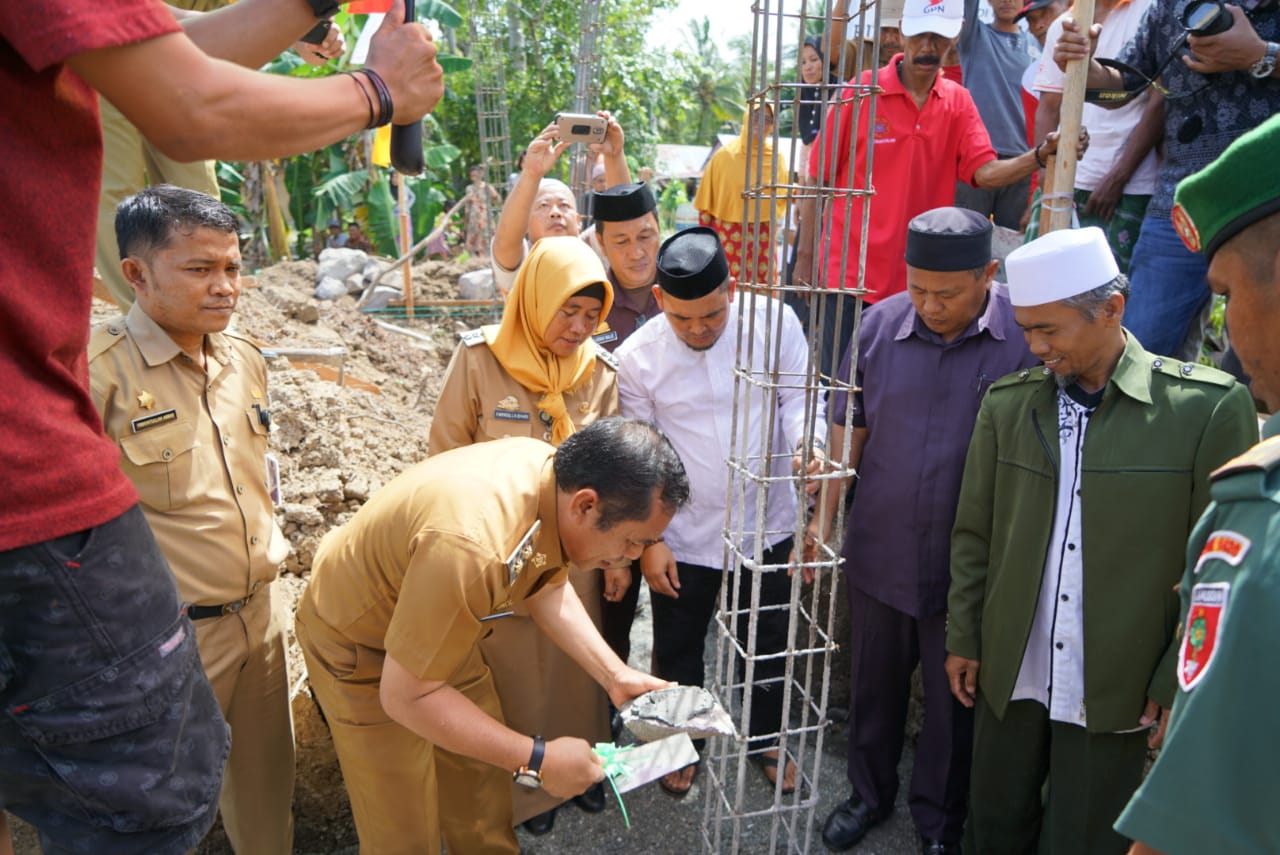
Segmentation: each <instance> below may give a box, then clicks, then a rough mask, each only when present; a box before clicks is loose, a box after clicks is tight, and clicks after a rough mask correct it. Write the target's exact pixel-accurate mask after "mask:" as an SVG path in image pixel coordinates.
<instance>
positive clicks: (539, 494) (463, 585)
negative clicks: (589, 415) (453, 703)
mask: <svg viewBox="0 0 1280 855" xmlns="http://www.w3.org/2000/svg"><path fill="white" fill-rule="evenodd" d="M554 454H555V450H554V449H553V448H551V446H549V445H547V444H546V443H545V442H542V441H541V440H532V439H528V438H521V439H511V440H507V441H505V442H500V443H482V444H477V445H473V446H468V447H467V448H460V449H457V450H456V451H452V452H450V453H449V454H442V455H439V456H438V457H431V458H428V459H427V460H426V461H424V462H422V463H419V464H418V465H417V466H414V467H413V468H411V469H409V470H407V471H406V472H404V473H403V474H401V475H400V476H398V477H397V478H395V479H394V480H393V481H391V483H389V484H387V485H386V486H385V487H383V488H382V489H381V490H379V491H378V492H377V493H375V494H374V496H373V498H372V499H370V500H369V501H368V502H367V503H366V504H365V505H364V507H362V508H361V509H360V510H359V512H357V513H356V515H355V517H354V518H352V520H351V521H350V522H348V523H347V524H346V525H344V526H342V527H341V528H338V529H334V530H333V531H331V532H329V534H328V535H326V536H325V539H324V541H323V542H322V543H321V544H320V548H319V550H318V551H317V552H316V557H315V562H314V564H313V568H312V574H311V584H310V585H309V586H308V587H307V591H306V593H305V595H304V596H303V599H302V603H301V605H300V606H299V613H300V619H305V622H306V624H307V626H308V629H309V631H310V632H312V633H316V632H320V633H327V634H328V635H330V637H333V636H335V635H336V636H337V637H339V638H340V639H341V640H342V644H343V646H345V647H350V646H351V645H353V644H354V645H355V646H357V648H363V649H366V650H368V651H369V652H370V653H371V654H372V656H371V657H369V658H370V659H377V658H380V654H382V653H383V652H385V653H386V654H389V655H390V656H391V657H392V658H394V659H395V660H396V661H397V662H398V663H400V664H401V665H402V666H404V667H405V668H406V669H408V670H409V671H410V672H411V673H412V674H413V675H414V676H416V677H418V678H419V679H422V680H444V681H448V682H450V683H451V684H453V685H455V686H456V685H458V682H459V681H460V680H464V679H466V678H467V677H474V676H475V675H468V674H465V673H461V672H464V671H466V670H467V666H468V663H470V662H478V661H479V660H478V658H477V657H476V656H475V653H476V644H477V642H479V641H480V639H481V637H482V636H483V635H484V634H485V632H486V624H485V622H484V621H483V618H485V617H488V616H490V615H497V614H501V613H503V612H508V611H516V612H523V611H524V608H523V604H524V600H525V599H526V598H527V597H529V596H531V595H533V594H534V593H536V592H537V591H539V590H541V589H542V588H543V587H544V586H546V585H557V584H563V583H564V582H565V579H566V576H567V572H568V567H567V564H566V561H565V558H564V555H563V554H562V552H561V549H560V530H559V528H558V526H557V520H556V483H555V473H554V472H553V471H552V466H551V463H552V457H553V455H554ZM535 523H537V524H538V529H537V532H536V533H535V534H534V536H533V537H532V538H531V539H529V540H528V543H527V544H526V543H525V542H524V541H525V540H526V536H527V535H528V534H529V533H530V531H531V530H532V529H533V527H534V524H535ZM526 546H527V547H528V548H526ZM517 547H519V549H517ZM513 553H515V554H514V555H513ZM317 619H318V620H317ZM359 655H360V654H358V656H359ZM357 667H359V666H357ZM377 670H378V671H380V670H381V669H380V665H379V667H378V669H377ZM371 676H372V675H371Z"/></svg>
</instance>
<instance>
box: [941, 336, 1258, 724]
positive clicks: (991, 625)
mask: <svg viewBox="0 0 1280 855" xmlns="http://www.w3.org/2000/svg"><path fill="white" fill-rule="evenodd" d="M1056 395H1057V384H1056V383H1055V381H1054V378H1053V376H1052V375H1050V374H1049V373H1048V372H1047V371H1045V370H1044V369H1029V370H1023V371H1020V372H1017V373H1015V374H1010V375H1008V376H1007V377H1004V378H1002V379H1000V380H998V381H997V382H995V383H994V384H992V386H991V388H990V390H988V392H987V395H986V397H985V398H984V399H983V401H982V406H981V408H980V409H979V412H978V422H977V425H976V426H975V428H974V432H973V439H972V440H971V441H970V443H969V453H968V457H967V458H966V460H965V471H964V480H963V482H962V485H961V488H960V503H959V508H958V510H957V513H956V523H955V528H954V529H953V530H952V538H951V588H950V591H949V594H948V600H947V606H948V622H947V650H948V651H949V652H951V653H954V654H956V655H958V656H963V657H965V658H968V659H976V660H979V661H980V662H981V667H980V668H979V669H978V685H979V688H980V690H981V691H982V693H983V696H984V697H985V699H986V701H987V703H988V704H990V705H991V708H992V710H993V711H994V712H995V713H996V715H997V716H999V717H1001V718H1003V716H1004V711H1005V708H1006V707H1007V705H1008V703H1009V697H1010V695H1011V694H1012V693H1013V686H1014V683H1015V682H1016V680H1017V677H1018V671H1019V669H1020V667H1021V665H1022V655H1023V651H1024V650H1025V649H1026V644H1027V639H1028V637H1029V635H1030V632H1031V621H1032V618H1033V617H1034V615H1035V610H1036V600H1037V597H1038V596H1039V592H1040V583H1041V579H1042V577H1043V575H1044V562H1045V555H1046V552H1047V550H1048V547H1049V538H1050V537H1051V535H1052V529H1053V519H1054V504H1055V501H1056V497H1057V489H1058V485H1057V479H1058V458H1059V451H1058V434H1057V403H1056ZM1257 437H1258V425H1257V418H1256V416H1255V413H1254V407H1253V401H1252V398H1251V397H1250V395H1249V392H1248V390H1247V389H1246V388H1245V387H1244V386H1241V385H1239V384H1238V383H1236V382H1235V380H1234V379H1232V378H1231V377H1230V376H1228V375H1227V374H1224V373H1222V372H1220V371H1216V370H1214V369H1212V368H1205V367H1202V366H1199V365H1190V364H1184V363H1181V362H1179V361H1177V360H1174V359H1167V358H1161V357H1157V356H1155V355H1153V354H1151V353H1148V352H1147V351H1145V350H1143V349H1142V347H1141V345H1139V344H1138V341H1137V339H1136V338H1134V336H1133V335H1129V336H1128V342H1127V344H1126V346H1125V349H1124V353H1123V354H1122V355H1121V357H1120V362H1119V363H1118V364H1117V365H1116V369H1115V372H1114V373H1113V374H1112V376H1111V379H1110V380H1109V381H1108V382H1107V386H1106V389H1105V390H1104V393H1103V398H1102V403H1101V404H1099V405H1098V409H1097V410H1096V412H1095V413H1094V415H1093V416H1092V419H1091V421H1090V424H1089V429H1088V432H1087V433H1086V434H1085V443H1084V450H1083V460H1082V466H1081V484H1082V486H1081V493H1080V495H1081V527H1082V540H1083V543H1082V544H1081V545H1082V548H1083V550H1084V552H1083V557H1084V606H1083V609H1084V697H1085V705H1086V710H1087V712H1086V715H1087V718H1088V729H1089V730H1090V731H1091V732H1096V733H1109V732H1115V731H1120V730H1130V729H1132V728H1134V727H1137V726H1138V719H1139V717H1140V716H1141V714H1142V709H1143V706H1144V704H1145V703H1146V700H1147V698H1148V697H1150V698H1151V699H1153V700H1155V701H1157V702H1158V703H1160V704H1161V705H1163V706H1166V707H1167V706H1169V705H1170V704H1172V703H1173V697H1174V689H1175V679H1174V666H1175V663H1176V660H1177V648H1176V645H1175V643H1174V636H1175V629H1176V627H1177V623H1178V607H1179V603H1178V596H1177V594H1175V593H1174V586H1175V585H1177V583H1178V580H1179V579H1180V578H1181V575H1182V562H1183V550H1184V549H1185V548H1186V543H1187V537H1188V535H1190V533H1191V530H1192V527H1193V526H1194V525H1195V523H1196V520H1197V519H1198V518H1199V516H1200V513H1201V512H1202V511H1203V510H1204V508H1205V506H1206V505H1207V504H1208V503H1209V473H1210V472H1212V471H1213V469H1214V468H1216V467H1217V466H1220V465H1221V464H1222V463H1223V462H1225V461H1226V460H1228V459H1230V458H1231V457H1233V456H1235V455H1237V454H1239V453H1240V452H1242V451H1244V450H1245V449H1246V448H1248V447H1249V446H1250V445H1252V444H1253V443H1254V442H1256V441H1257Z"/></svg>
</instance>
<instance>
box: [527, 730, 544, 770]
mask: <svg viewBox="0 0 1280 855" xmlns="http://www.w3.org/2000/svg"><path fill="white" fill-rule="evenodd" d="M546 751H547V741H546V740H545V739H543V738H542V737H541V736H535V737H534V738H533V752H532V753H531V754H530V755H529V765H527V766H525V768H526V769H528V770H529V771H530V772H534V773H536V774H538V775H541V774H542V755H543V754H545V753H546Z"/></svg>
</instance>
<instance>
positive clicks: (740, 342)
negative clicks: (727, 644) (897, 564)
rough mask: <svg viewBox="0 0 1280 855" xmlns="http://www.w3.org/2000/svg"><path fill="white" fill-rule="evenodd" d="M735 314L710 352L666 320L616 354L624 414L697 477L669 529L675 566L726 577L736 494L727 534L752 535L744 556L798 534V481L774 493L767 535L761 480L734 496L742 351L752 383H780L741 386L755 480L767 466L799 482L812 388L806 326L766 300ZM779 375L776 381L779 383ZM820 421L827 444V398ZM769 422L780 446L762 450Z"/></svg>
mask: <svg viewBox="0 0 1280 855" xmlns="http://www.w3.org/2000/svg"><path fill="white" fill-rule="evenodd" d="M743 300H746V301H747V302H746V304H745V306H744V307H743V310H741V315H740V308H739V304H740V303H741V302H742V301H743ZM753 303H754V324H753V323H752V304H753ZM729 313H730V315H729V317H730V322H729V325H728V326H727V327H726V328H725V331H724V333H723V334H722V335H721V336H720V339H719V340H718V341H717V342H716V343H715V344H714V345H712V346H711V347H710V348H709V349H707V350H705V351H695V350H693V349H692V348H690V347H689V346H688V345H686V344H685V343H684V342H682V341H681V340H680V339H679V338H678V337H677V336H676V334H675V332H674V330H672V328H671V325H670V324H669V323H668V322H667V319H666V317H665V316H660V317H657V318H654V319H653V320H651V321H649V322H648V323H646V324H645V325H644V326H642V327H640V328H639V329H638V330H636V331H635V333H633V334H632V335H631V336H630V337H629V338H628V339H627V340H626V341H625V342H623V343H622V345H621V346H620V347H619V348H618V349H617V351H615V353H614V355H615V356H616V357H617V358H618V362H619V369H618V393H619V398H620V400H621V404H622V413H623V415H625V416H629V417H631V418H638V419H645V420H648V421H651V422H653V423H654V424H656V425H657V426H658V427H659V428H661V429H662V431H663V432H664V433H665V434H666V435H667V436H668V437H669V438H670V440H671V443H672V445H674V446H675V449H676V451H677V452H678V453H679V454H680V459H681V460H682V461H683V462H684V466H685V471H686V472H687V473H688V475H689V484H690V487H691V493H692V495H691V498H690V500H689V503H688V504H687V505H685V507H683V508H681V509H680V511H679V512H678V513H677V514H676V516H675V518H674V519H673V520H672V521H671V525H670V526H668V528H667V531H666V533H665V535H664V538H665V540H666V543H667V546H668V547H670V548H671V551H672V553H673V554H674V555H675V557H676V560H677V561H681V562H685V563H688V564H697V565H700V566H703V567H717V568H721V569H723V566H724V544H725V541H724V539H723V532H724V531H725V524H726V507H727V506H728V505H729V503H730V497H731V496H732V498H733V506H734V515H733V517H732V519H731V520H730V521H729V523H728V531H729V532H731V533H734V532H738V531H740V530H745V533H744V536H743V538H742V541H741V542H740V543H739V544H737V545H738V547H739V548H740V549H741V550H742V551H743V553H744V554H750V553H751V552H752V551H753V550H754V548H755V545H756V539H757V538H758V537H759V536H760V535H761V534H762V533H763V537H764V546H765V547H766V548H767V547H770V546H774V545H776V544H777V543H779V542H781V541H782V540H784V539H785V538H786V537H788V536H789V535H790V534H791V533H792V532H793V531H794V530H795V528H796V522H797V518H796V511H797V508H796V490H795V487H794V485H793V484H792V483H789V482H782V483H775V484H774V485H773V486H771V487H770V488H768V489H767V493H766V500H765V519H764V526H763V529H764V531H763V532H760V531H759V529H760V528H761V527H760V526H759V525H758V524H757V521H756V512H757V511H756V502H757V498H758V495H759V484H758V483H757V481H756V480H755V479H752V478H746V477H744V476H742V475H740V474H735V476H734V488H733V492H732V493H731V492H730V486H729V470H728V466H727V461H728V459H729V456H730V452H731V450H733V449H735V444H734V436H733V432H734V430H735V425H734V411H733V396H734V384H735V377H734V368H735V366H736V365H737V364H738V353H739V347H740V346H741V348H742V351H743V354H744V356H743V361H744V367H745V359H746V354H750V359H751V363H750V364H751V376H752V377H753V378H755V379H756V380H759V381H766V386H769V385H773V384H776V387H775V388H762V387H761V386H759V385H755V384H747V383H745V382H744V383H743V384H742V386H743V393H745V394H743V402H744V405H743V406H740V407H739V411H738V423H737V425H736V430H737V432H738V436H740V437H742V438H743V439H742V440H741V441H740V444H739V445H738V446H736V447H737V448H738V449H740V450H739V451H738V454H739V456H740V459H741V461H742V464H743V465H744V466H745V467H746V468H748V469H749V470H750V471H751V472H753V473H757V474H761V473H763V472H764V471H765V469H766V467H767V469H768V471H769V472H770V473H771V475H772V476H773V477H777V478H786V477H787V476H789V475H790V474H791V465H792V463H791V461H792V457H793V455H794V454H795V451H796V449H797V448H798V447H799V446H800V445H801V443H802V442H803V441H804V439H805V426H806V417H805V415H806V414H805V406H806V402H805V393H804V382H805V369H806V367H807V365H808V347H807V346H806V344H805V339H804V331H803V330H802V329H801V327H800V321H799V319H797V318H796V316H795V313H794V312H793V311H792V310H791V309H790V308H789V307H787V306H785V305H783V303H782V302H780V301H778V300H774V299H772V298H768V297H764V296H761V295H754V296H753V295H746V294H743V295H735V297H734V298H733V301H732V303H731V304H730V307H729ZM779 313H782V326H781V336H780V337H779V335H778V317H779ZM739 318H741V328H742V335H741V336H740V335H739ZM766 337H767V338H768V339H769V341H768V345H769V346H768V347H766ZM775 353H776V358H775V356H774V354H775ZM775 367H776V370H777V377H776V379H775V378H773V376H772V375H773V371H774V369H775ZM740 394H742V393H740ZM774 408H776V413H775V412H773V410H774ZM813 422H814V427H813V436H814V438H816V439H818V440H820V441H822V442H823V443H825V441H826V434H827V428H826V417H825V405H824V404H823V402H822V399H821V396H817V401H816V409H815V412H814V416H813ZM770 423H772V430H773V444H772V447H771V448H770V449H763V448H762V447H761V442H762V438H763V436H764V434H765V431H766V430H767V429H768V428H769V424H770ZM766 451H768V452H769V453H768V454H767V455H766V454H765V452H766ZM766 458H768V459H767V460H766ZM740 490H741V491H742V493H741V496H739V491H740ZM742 521H746V524H744V523H743V522H742Z"/></svg>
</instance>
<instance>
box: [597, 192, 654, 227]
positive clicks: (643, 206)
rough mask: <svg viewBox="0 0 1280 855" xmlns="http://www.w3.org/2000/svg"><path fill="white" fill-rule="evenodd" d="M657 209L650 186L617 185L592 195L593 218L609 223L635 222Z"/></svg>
mask: <svg viewBox="0 0 1280 855" xmlns="http://www.w3.org/2000/svg"><path fill="white" fill-rule="evenodd" d="M657 207H658V200H657V199H655V198H654V197H653V191H652V190H650V189H649V185H648V184H615V185H614V186H612V187H610V188H609V189H608V190H601V191H600V192H599V193H597V192H594V191H592V193H591V216H593V217H595V218H596V219H597V220H604V221H605V222H609V223H620V222H623V221H625V220H635V219H638V218H640V217H643V216H644V215H645V214H647V213H649V212H650V211H652V210H655V209H656V208H657Z"/></svg>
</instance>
